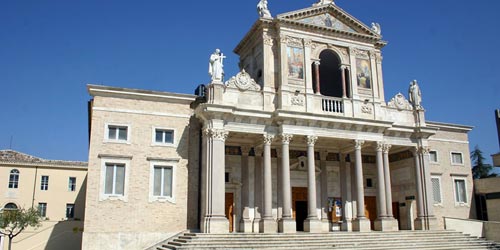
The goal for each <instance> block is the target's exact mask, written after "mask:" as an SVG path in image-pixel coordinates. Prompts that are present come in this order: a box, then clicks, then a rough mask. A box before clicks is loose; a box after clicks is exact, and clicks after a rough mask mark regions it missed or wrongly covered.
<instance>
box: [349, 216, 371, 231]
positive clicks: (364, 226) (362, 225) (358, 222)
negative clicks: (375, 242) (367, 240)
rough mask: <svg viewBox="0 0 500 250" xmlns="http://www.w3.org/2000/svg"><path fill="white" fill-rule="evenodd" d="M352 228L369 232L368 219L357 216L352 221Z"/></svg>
mask: <svg viewBox="0 0 500 250" xmlns="http://www.w3.org/2000/svg"><path fill="white" fill-rule="evenodd" d="M352 230H353V231H356V232H370V231H371V225H370V220H368V219H366V218H358V219H355V220H354V221H353V222H352Z"/></svg>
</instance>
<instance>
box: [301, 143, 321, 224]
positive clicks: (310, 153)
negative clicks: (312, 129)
mask: <svg viewBox="0 0 500 250" xmlns="http://www.w3.org/2000/svg"><path fill="white" fill-rule="evenodd" d="M317 140H318V137H316V136H307V205H308V207H307V208H308V209H307V212H308V215H307V219H306V220H305V222H304V231H305V232H311V233H317V232H321V231H322V229H321V221H320V220H318V211H317V210H316V209H317V207H316V163H315V159H314V144H316V141H317Z"/></svg>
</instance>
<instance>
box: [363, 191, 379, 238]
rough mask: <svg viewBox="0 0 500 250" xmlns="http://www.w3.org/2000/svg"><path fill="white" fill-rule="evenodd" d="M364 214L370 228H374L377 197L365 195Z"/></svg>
mask: <svg viewBox="0 0 500 250" xmlns="http://www.w3.org/2000/svg"><path fill="white" fill-rule="evenodd" d="M365 216H366V218H368V219H369V220H370V225H371V228H372V230H375V220H376V219H377V197H375V196H365Z"/></svg>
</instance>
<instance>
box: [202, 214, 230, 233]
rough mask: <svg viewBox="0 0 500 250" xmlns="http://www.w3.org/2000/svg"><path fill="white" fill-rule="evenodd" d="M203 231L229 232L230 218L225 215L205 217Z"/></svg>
mask: <svg viewBox="0 0 500 250" xmlns="http://www.w3.org/2000/svg"><path fill="white" fill-rule="evenodd" d="M201 232H202V233H211V234H224V233H229V220H228V219H227V218H226V217H225V216H211V217H205V218H203V226H202V228H201Z"/></svg>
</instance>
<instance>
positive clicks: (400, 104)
mask: <svg viewBox="0 0 500 250" xmlns="http://www.w3.org/2000/svg"><path fill="white" fill-rule="evenodd" d="M387 106H389V107H391V108H396V109H397V110H399V111H401V110H412V105H411V104H410V102H409V101H408V100H407V99H406V97H405V96H404V95H403V94H401V93H398V94H397V95H396V96H394V97H393V98H392V99H391V100H390V101H389V103H387Z"/></svg>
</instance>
